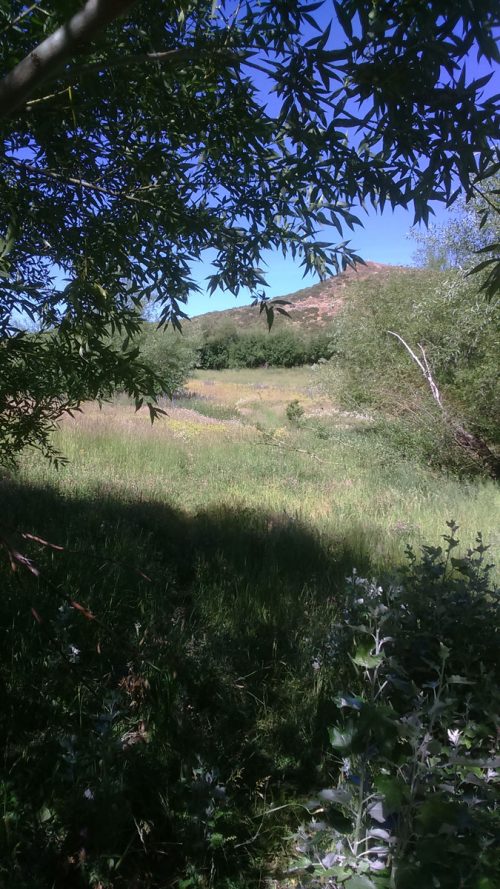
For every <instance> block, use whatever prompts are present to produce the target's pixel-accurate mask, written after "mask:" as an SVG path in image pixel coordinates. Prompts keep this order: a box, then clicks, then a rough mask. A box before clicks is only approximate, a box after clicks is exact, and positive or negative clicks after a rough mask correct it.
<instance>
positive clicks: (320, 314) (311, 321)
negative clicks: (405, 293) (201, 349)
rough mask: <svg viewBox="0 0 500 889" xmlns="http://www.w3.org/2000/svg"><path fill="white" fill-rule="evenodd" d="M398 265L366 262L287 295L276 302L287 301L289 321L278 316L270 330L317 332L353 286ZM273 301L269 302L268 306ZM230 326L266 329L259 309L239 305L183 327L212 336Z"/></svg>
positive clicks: (388, 271)
mask: <svg viewBox="0 0 500 889" xmlns="http://www.w3.org/2000/svg"><path fill="white" fill-rule="evenodd" d="M403 270H404V268H403V267H401V266H392V265H384V264H382V263H379V262H367V263H366V264H365V265H358V266H357V268H356V270H353V269H347V271H345V272H343V273H342V274H340V275H336V276H334V277H331V278H328V279H327V280H326V281H320V282H319V283H318V284H313V285H312V286H311V287H305V288H304V289H302V290H298V291H297V292H296V293H292V294H287V295H284V296H281V297H276V299H285V300H288V301H289V302H290V305H289V306H287V307H286V308H287V312H288V314H289V315H290V317H289V318H284V317H283V316H281V315H279V314H277V315H276V316H275V323H274V326H273V330H278V329H280V328H282V326H283V325H284V324H285V325H287V326H288V328H289V327H290V324H297V325H300V327H301V329H302V331H307V332H308V333H317V332H320V331H321V330H322V329H324V327H325V326H326V325H327V324H328V322H330V321H331V320H332V318H334V317H335V316H336V315H337V314H338V313H339V311H340V309H341V308H342V306H343V304H344V302H345V298H346V291H347V289H348V288H349V287H352V285H353V284H358V283H359V282H363V281H366V280H372V279H374V278H378V279H380V278H382V279H383V278H388V277H389V276H390V275H391V274H392V273H393V272H394V271H398V272H401V271H403ZM273 301H274V300H271V303H272V302H273ZM222 327H223V328H225V329H227V328H228V327H231V328H233V329H236V330H237V331H245V333H248V332H250V331H253V330H262V329H263V328H265V318H264V317H263V316H262V315H260V314H259V310H258V309H256V308H255V307H252V306H240V307H235V308H234V309H225V310H224V311H219V312H207V313H206V314H204V315H198V316H197V317H195V318H193V319H192V320H191V322H190V323H189V326H188V327H186V332H187V331H189V332H192V333H198V332H199V333H202V332H203V333H205V334H207V333H215V331H216V330H217V329H218V328H222Z"/></svg>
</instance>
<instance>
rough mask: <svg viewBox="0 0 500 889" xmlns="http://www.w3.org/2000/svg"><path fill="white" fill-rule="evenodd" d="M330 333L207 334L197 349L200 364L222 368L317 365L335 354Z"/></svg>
mask: <svg viewBox="0 0 500 889" xmlns="http://www.w3.org/2000/svg"><path fill="white" fill-rule="evenodd" d="M331 340H332V338H331V336H330V335H329V333H317V334H310V335H307V334H306V333H304V332H303V333H297V332H295V331H293V330H279V331H276V332H275V333H274V332H271V333H268V332H267V331H265V332H264V331H263V332H262V333H260V332H253V333H239V332H238V331H236V330H232V331H231V330H228V331H223V332H222V333H217V332H215V333H213V334H209V335H207V337H206V338H205V340H204V341H203V343H202V344H201V346H200V347H199V349H198V359H197V363H198V367H201V368H206V369H207V370H222V369H223V368H236V367H262V366H264V365H268V366H269V367H297V366H300V365H303V364H316V363H317V362H318V361H320V360H321V359H327V358H331V356H332V354H333V350H332V345H331Z"/></svg>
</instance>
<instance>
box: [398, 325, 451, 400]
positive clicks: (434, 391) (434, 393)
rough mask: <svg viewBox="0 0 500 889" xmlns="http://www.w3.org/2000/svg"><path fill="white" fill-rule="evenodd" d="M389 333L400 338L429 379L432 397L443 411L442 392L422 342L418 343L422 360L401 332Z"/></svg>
mask: <svg viewBox="0 0 500 889" xmlns="http://www.w3.org/2000/svg"><path fill="white" fill-rule="evenodd" d="M387 333H389V334H390V335H391V336H394V337H396V339H397V340H399V342H400V343H401V345H402V346H404V347H405V349H406V351H407V352H408V354H409V355H410V356H411V358H412V359H413V361H414V362H415V364H417V365H418V367H419V368H420V370H421V371H422V373H423V375H424V377H425V379H426V380H427V384H428V386H429V389H430V390H431V392H432V397H433V399H434V401H435V402H436V403H437V404H438V405H439V407H440V408H441V410H442V411H443V410H444V408H443V405H442V402H441V394H440V392H439V389H438V387H437V385H436V382H435V380H434V378H433V376H432V372H431V369H430V366H429V362H428V361H427V355H426V354H425V350H424V347H423V346H422V345H421V344H420V343H418V348H419V349H420V352H421V354H422V361H421V360H420V358H419V357H418V355H416V354H415V352H414V351H413V349H411V348H410V346H409V345H408V343H407V342H406V340H404V339H403V337H402V336H400V335H399V333H394V331H393V330H388V331H387Z"/></svg>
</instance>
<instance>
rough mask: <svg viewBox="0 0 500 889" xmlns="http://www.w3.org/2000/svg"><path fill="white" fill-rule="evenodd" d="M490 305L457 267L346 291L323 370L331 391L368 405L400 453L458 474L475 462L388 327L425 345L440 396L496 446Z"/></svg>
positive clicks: (497, 399) (497, 322)
mask: <svg viewBox="0 0 500 889" xmlns="http://www.w3.org/2000/svg"><path fill="white" fill-rule="evenodd" d="M499 311H500V304H499V303H498V301H497V300H493V301H492V300H489V299H488V298H487V296H486V295H485V294H482V293H478V281H477V280H476V279H474V278H469V277H466V276H465V275H464V273H458V272H449V273H448V274H444V273H438V272H432V271H427V272H422V271H414V272H412V271H409V270H408V271H405V272H404V273H400V274H398V273H394V274H393V275H391V277H390V278H389V279H388V280H387V281H386V282H384V284H383V285H380V284H377V282H376V281H375V282H366V283H364V284H363V287H362V288H361V287H358V288H353V290H352V292H351V295H350V299H349V302H348V304H347V305H346V308H345V310H344V312H343V313H342V315H341V316H340V317H339V319H338V322H337V323H336V327H335V332H334V345H335V348H336V350H337V354H338V357H337V358H335V359H334V360H333V361H332V362H331V364H330V366H329V367H328V369H327V370H326V371H325V372H324V376H323V379H324V383H325V386H326V388H327V390H328V391H329V392H330V393H331V394H332V397H334V398H338V399H340V401H341V403H343V404H344V405H345V406H347V407H351V408H352V407H355V408H357V409H359V408H363V409H368V410H369V411H370V412H372V413H373V415H374V416H375V417H379V418H380V420H379V422H380V423H381V424H382V425H383V426H384V428H385V430H386V433H387V437H388V440H390V439H392V440H393V441H394V443H395V444H396V445H397V447H398V448H399V450H403V452H404V453H406V454H408V455H410V454H412V453H413V454H416V455H420V457H421V458H423V459H425V460H426V461H429V462H431V463H434V464H435V465H438V466H443V467H448V468H450V469H452V470H455V471H458V472H474V471H478V470H479V469H480V467H479V466H478V465H477V464H476V463H474V461H473V459H472V457H469V456H468V455H466V454H465V453H464V452H463V451H462V450H461V449H460V448H459V447H458V446H457V444H456V442H454V440H453V436H452V434H451V432H450V431H449V430H448V429H447V427H446V425H445V424H443V420H442V416H441V414H440V411H439V410H438V408H437V407H436V405H435V403H434V401H433V399H432V397H431V395H430V392H429V391H428V388H427V385H426V383H425V381H424V380H423V378H422V377H421V375H420V373H419V370H418V368H415V366H414V364H413V363H412V361H411V360H410V359H409V357H408V355H407V353H406V351H405V350H404V349H403V348H402V347H401V346H400V345H399V344H398V343H396V341H395V340H394V338H393V337H391V336H389V335H388V331H389V330H396V332H397V333H399V334H400V335H401V336H402V337H404V339H405V340H406V341H407V342H408V343H411V344H413V345H414V346H416V344H417V343H421V344H422V345H423V346H424V348H425V351H426V355H427V358H428V360H429V363H430V366H431V367H432V369H433V373H434V377H435V379H436V382H437V383H438V385H439V388H440V390H441V394H442V396H443V399H444V400H445V402H446V404H447V405H449V407H450V409H451V411H452V413H453V414H454V416H455V417H456V418H457V419H458V420H461V421H463V422H464V423H465V424H466V425H467V428H469V429H470V430H471V431H472V432H474V433H476V434H477V435H479V436H481V437H482V438H484V439H485V440H486V441H488V442H489V443H490V444H491V445H492V446H493V447H496V448H498V446H499V444H500V441H499V439H498V430H499V424H498V418H499V417H500V387H499V382H498V374H497V373H496V371H495V365H496V363H497V359H496V356H497V355H498V349H499V345H500V340H499V332H500V316H499Z"/></svg>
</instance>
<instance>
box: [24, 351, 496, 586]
mask: <svg viewBox="0 0 500 889" xmlns="http://www.w3.org/2000/svg"><path fill="white" fill-rule="evenodd" d="M294 401H297V402H298V403H299V406H300V408H301V409H302V410H303V412H304V413H303V416H302V417H301V418H300V419H299V420H298V421H296V422H293V419H292V421H290V420H289V419H288V417H287V413H286V410H287V406H288V405H289V404H290V403H291V402H294ZM164 409H165V411H166V416H165V417H164V418H163V419H160V420H159V421H158V422H157V423H155V424H154V425H153V426H152V425H151V423H150V421H149V416H148V414H147V411H144V410H143V411H140V412H137V413H136V412H135V411H134V409H133V407H132V406H131V405H130V404H127V403H126V402H120V401H119V400H118V402H117V403H115V404H105V405H103V406H102V407H101V408H99V407H98V406H97V405H86V406H85V408H84V410H83V412H82V413H81V414H76V415H75V417H74V419H70V418H68V419H67V420H66V421H65V422H64V423H63V424H62V426H61V428H60V430H59V432H58V433H57V435H56V442H57V445H58V447H60V450H61V452H62V454H63V455H65V456H66V457H67V459H68V463H67V464H66V465H65V466H64V465H63V466H61V467H60V468H59V469H58V470H55V469H53V468H52V467H51V466H50V465H49V464H47V463H46V462H45V461H43V460H42V459H40V458H38V456H37V455H36V454H34V453H31V454H29V455H27V456H26V457H25V459H24V460H23V464H22V473H21V475H22V478H23V479H26V480H27V481H29V480H31V481H35V482H36V483H37V484H44V485H45V484H49V485H51V486H54V487H55V489H57V490H59V491H61V492H62V493H65V494H67V495H71V496H76V497H78V496H86V497H89V496H90V497H91V496H92V495H93V494H94V493H95V492H98V496H99V497H102V496H103V495H104V494H105V493H108V494H110V495H111V496H118V497H124V498H125V499H127V500H129V499H134V498H138V499H140V500H148V499H151V500H152V501H154V502H159V503H164V504H168V505H170V506H171V507H174V508H176V509H181V510H186V511H187V512H188V513H191V514H193V513H196V512H197V511H200V510H201V511H203V510H217V509H222V510H223V509H225V508H229V509H232V510H233V509H234V510H238V509H243V510H245V509H251V510H256V511H262V512H264V513H269V514H270V515H272V516H273V520H274V521H278V522H280V523H286V522H290V523H293V522H294V521H295V522H296V521H298V522H300V523H304V524H305V525H307V526H308V527H309V528H310V529H311V530H312V531H313V532H318V533H319V534H321V535H326V537H328V538H330V539H331V540H332V541H334V542H335V543H336V545H338V546H340V548H342V545H343V542H345V541H347V542H348V544H349V547H350V549H351V551H352V552H354V553H356V551H357V550H359V552H360V553H363V554H364V555H366V554H369V557H370V561H371V562H372V565H373V567H374V568H375V569H381V568H383V567H385V566H387V565H392V564H393V563H394V560H398V559H400V558H401V556H402V554H403V551H404V547H405V545H406V544H407V543H408V542H411V543H413V544H416V545H418V544H419V543H421V542H423V541H433V542H437V541H439V538H440V534H441V533H442V530H443V526H444V522H445V520H448V519H454V520H455V521H456V522H457V524H458V525H459V526H460V529H461V538H462V540H463V542H464V544H466V545H469V544H471V543H472V542H473V541H474V538H475V534H476V532H477V531H478V530H481V531H482V532H483V535H484V537H485V539H486V540H487V541H489V543H490V544H491V546H492V547H493V548H495V547H496V546H498V544H499V543H500V527H499V523H498V515H499V507H500V495H499V492H498V488H497V486H496V485H495V484H494V483H491V482H489V481H488V480H486V481H485V480H479V481H478V480H474V481H465V482H463V481H459V480H457V479H455V478H453V477H448V478H447V477H446V476H443V475H441V474H440V473H438V472H434V471H431V470H428V469H427V468H426V467H425V466H421V465H419V464H418V463H417V462H415V461H414V462H409V461H406V460H405V459H404V458H403V457H402V456H401V454H400V453H398V451H397V450H396V449H395V448H391V447H390V446H389V445H388V444H387V442H385V441H384V437H383V433H382V434H381V432H380V430H379V429H375V430H374V429H373V424H372V423H371V422H370V418H369V417H368V416H366V417H364V416H363V415H360V414H357V413H355V412H348V411H342V410H339V409H338V408H336V406H335V405H334V404H332V402H331V401H330V400H329V399H328V397H327V396H326V395H325V394H324V393H323V391H322V386H321V370H320V369H319V368H315V369H311V368H308V367H302V368H291V369H282V368H260V369H255V370H254V369H237V370H223V371H197V372H196V373H195V375H194V376H193V377H192V378H191V379H190V380H189V381H188V382H187V384H186V386H185V389H184V390H183V392H182V393H181V395H180V397H178V398H176V399H174V401H173V402H166V403H165V404H164Z"/></svg>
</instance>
